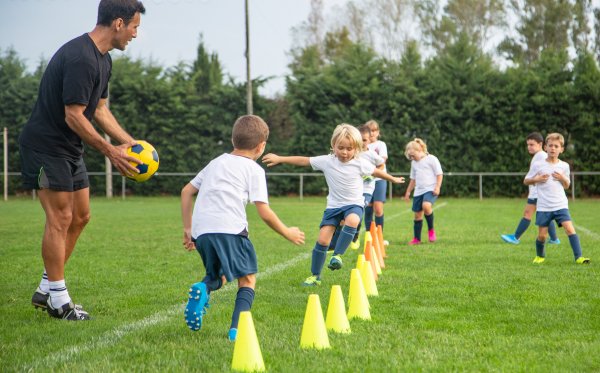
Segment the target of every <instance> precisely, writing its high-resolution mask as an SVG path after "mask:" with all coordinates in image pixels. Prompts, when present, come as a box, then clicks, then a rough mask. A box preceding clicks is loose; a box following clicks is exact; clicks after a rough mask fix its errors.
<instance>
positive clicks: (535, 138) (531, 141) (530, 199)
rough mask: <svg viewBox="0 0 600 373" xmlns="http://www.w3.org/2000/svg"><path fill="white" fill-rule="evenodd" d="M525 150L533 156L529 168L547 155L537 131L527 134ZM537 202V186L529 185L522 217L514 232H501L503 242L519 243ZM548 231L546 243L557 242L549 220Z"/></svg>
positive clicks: (541, 137)
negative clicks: (548, 236)
mask: <svg viewBox="0 0 600 373" xmlns="http://www.w3.org/2000/svg"><path fill="white" fill-rule="evenodd" d="M526 141H527V151H528V152H529V154H531V155H532V156H533V157H532V158H531V162H530V163H529V169H531V167H532V166H533V165H534V164H535V163H537V162H540V161H545V160H546V158H547V157H548V154H546V152H545V151H544V150H543V146H544V137H543V136H542V134H541V133H539V132H532V133H530V134H529V135H527V138H526ZM536 204H537V188H536V186H535V185H530V186H529V195H528V196H527V205H525V211H523V217H522V218H521V221H520V222H519V225H517V229H516V230H515V233H514V234H502V235H500V237H501V238H502V240H503V241H504V242H507V243H511V244H513V245H518V244H519V242H520V241H519V239H520V238H521V236H522V235H523V233H525V231H526V230H527V228H529V224H530V223H531V218H532V217H533V213H534V212H535V205H536ZM548 233H549V235H550V240H548V243H550V244H559V243H560V240H559V239H558V236H557V235H556V226H555V225H554V223H553V222H550V225H548Z"/></svg>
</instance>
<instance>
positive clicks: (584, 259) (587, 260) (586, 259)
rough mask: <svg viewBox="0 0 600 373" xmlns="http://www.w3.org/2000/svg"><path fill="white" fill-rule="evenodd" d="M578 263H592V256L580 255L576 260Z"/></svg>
mask: <svg viewBox="0 0 600 373" xmlns="http://www.w3.org/2000/svg"><path fill="white" fill-rule="evenodd" d="M575 263H576V264H590V258H584V257H582V256H580V257H579V258H577V259H576V260H575Z"/></svg>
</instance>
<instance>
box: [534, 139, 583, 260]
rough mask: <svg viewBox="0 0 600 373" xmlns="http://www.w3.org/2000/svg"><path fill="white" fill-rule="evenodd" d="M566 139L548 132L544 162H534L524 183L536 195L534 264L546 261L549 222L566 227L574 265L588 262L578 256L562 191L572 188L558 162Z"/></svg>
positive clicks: (566, 167)
mask: <svg viewBox="0 0 600 373" xmlns="http://www.w3.org/2000/svg"><path fill="white" fill-rule="evenodd" d="M564 146H565V139H564V137H563V135H561V134H560V133H551V134H549V135H548V136H546V153H547V154H548V157H547V158H546V160H545V161H542V162H537V163H535V164H534V165H533V166H532V167H531V169H530V170H529V172H528V173H527V175H526V176H525V180H524V181H523V182H524V183H525V185H535V186H536V187H537V192H538V200H537V212H536V214H535V225H537V226H538V227H539V230H538V236H537V240H536V241H535V251H536V257H535V258H534V259H533V263H535V264H541V263H543V262H544V260H545V259H546V253H545V247H544V246H545V243H546V237H547V234H548V226H549V225H550V224H551V222H552V220H556V223H557V224H558V226H559V227H560V226H562V227H564V228H565V233H566V234H567V236H568V237H569V243H570V244H571V249H572V250H573V256H574V257H575V263H576V264H589V262H590V259H589V258H584V257H583V256H582V254H581V243H580V242H579V236H577V233H575V227H574V226H573V222H572V221H571V215H570V214H569V200H568V199H567V196H566V194H565V189H568V188H569V186H570V185H571V179H570V175H571V173H570V170H569V165H568V164H567V163H566V162H563V161H561V160H560V159H558V156H559V155H560V153H562V152H563V150H564Z"/></svg>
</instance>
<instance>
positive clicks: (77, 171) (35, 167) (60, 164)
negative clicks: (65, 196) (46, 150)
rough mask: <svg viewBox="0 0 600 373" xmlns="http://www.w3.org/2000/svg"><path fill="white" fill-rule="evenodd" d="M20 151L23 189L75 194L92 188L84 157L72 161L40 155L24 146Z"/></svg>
mask: <svg viewBox="0 0 600 373" xmlns="http://www.w3.org/2000/svg"><path fill="white" fill-rule="evenodd" d="M19 150H20V153H21V175H22V176H23V188H25V189H28V190H29V189H50V190H56V191H61V192H75V191H77V190H80V189H84V188H88V187H89V186H90V182H89V180H88V175H87V169H86V167H85V162H84V161H83V157H80V158H79V159H77V160H72V159H67V158H64V157H56V156H51V155H47V154H43V153H38V152H36V151H35V150H31V149H29V148H25V147H23V146H21V147H20V149H19Z"/></svg>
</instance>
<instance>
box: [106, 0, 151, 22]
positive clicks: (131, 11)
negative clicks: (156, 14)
mask: <svg viewBox="0 0 600 373" xmlns="http://www.w3.org/2000/svg"><path fill="white" fill-rule="evenodd" d="M136 13H140V14H144V13H146V8H144V4H142V2H141V1H137V0H101V1H100V5H98V21H97V22H96V24H97V25H102V26H110V25H111V24H112V21H114V20H115V19H117V18H121V19H123V21H124V22H125V25H127V24H129V21H131V19H132V18H133V16H134V15H135V14H136Z"/></svg>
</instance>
